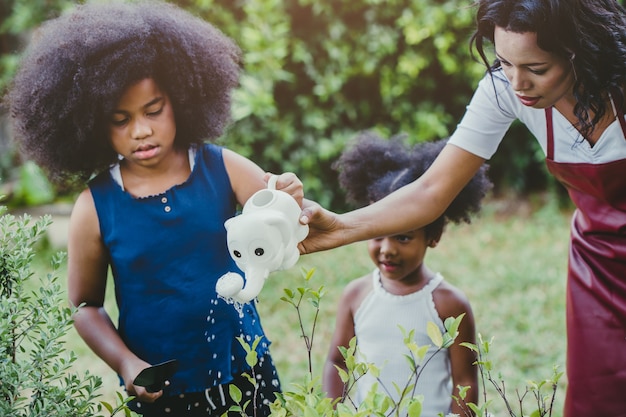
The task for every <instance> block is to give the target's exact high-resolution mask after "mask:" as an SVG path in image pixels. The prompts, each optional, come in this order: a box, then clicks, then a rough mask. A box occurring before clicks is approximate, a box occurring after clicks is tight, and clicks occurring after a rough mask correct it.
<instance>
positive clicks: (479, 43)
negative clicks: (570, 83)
mask: <svg viewBox="0 0 626 417" xmlns="http://www.w3.org/2000/svg"><path fill="white" fill-rule="evenodd" d="M477 5H478V11H477V14H476V23H477V27H476V32H475V33H474V34H473V36H472V39H471V48H472V51H476V52H477V53H478V55H479V56H480V60H481V61H482V62H483V63H484V64H485V65H486V66H487V68H489V71H493V70H495V69H497V68H499V67H500V62H499V61H498V60H497V59H496V60H495V61H494V62H493V63H491V64H490V63H489V61H488V59H487V57H486V54H485V51H484V43H485V41H488V42H490V43H491V44H493V33H494V28H495V27H496V26H498V27H502V28H505V29H506V30H509V31H512V32H516V33H524V32H533V33H536V34H537V44H538V45H539V47H540V48H541V49H543V50H544V51H547V52H551V53H553V54H555V55H556V56H558V57H561V58H563V59H567V60H570V61H571V62H572V65H573V68H574V71H575V74H576V81H575V83H574V97H575V98H576V101H577V103H576V106H575V107H574V114H575V115H576V117H577V118H578V128H579V129H580V131H581V132H582V133H583V135H587V134H589V133H590V132H591V131H592V130H593V126H594V125H595V124H596V123H598V121H599V120H601V119H602V117H603V116H604V115H605V113H606V112H607V111H608V110H609V109H608V108H607V107H608V106H607V97H608V95H609V94H612V95H613V98H614V99H615V102H616V103H618V104H622V103H624V91H623V89H624V88H625V87H626V10H625V9H624V7H623V6H622V5H621V4H620V3H619V2H618V1H617V0H478V1H477ZM590 112H593V117H590Z"/></svg>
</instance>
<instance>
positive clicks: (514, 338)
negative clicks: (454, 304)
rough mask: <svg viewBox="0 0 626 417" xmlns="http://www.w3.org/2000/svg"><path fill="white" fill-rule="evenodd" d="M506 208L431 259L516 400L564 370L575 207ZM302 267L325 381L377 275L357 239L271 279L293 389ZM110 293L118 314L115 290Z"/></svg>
mask: <svg viewBox="0 0 626 417" xmlns="http://www.w3.org/2000/svg"><path fill="white" fill-rule="evenodd" d="M502 205H503V203H499V202H495V201H494V202H489V203H487V204H486V205H485V208H484V210H483V213H482V214H481V216H480V217H479V218H477V219H475V220H474V221H473V223H472V224H471V225H466V224H462V225H450V226H448V228H447V230H446V231H445V232H444V235H443V238H442V240H441V242H440V244H439V245H438V246H437V248H436V249H430V250H429V251H428V252H427V255H426V263H427V264H428V265H429V266H430V267H431V269H433V270H437V271H440V272H441V273H442V274H443V275H444V277H445V278H446V279H447V280H448V281H449V282H451V283H452V284H454V285H456V286H458V287H459V288H461V289H462V290H463V291H465V293H466V295H467V296H468V298H469V299H470V302H471V303H472V306H473V309H474V314H475V318H476V324H477V329H478V331H479V332H480V333H481V334H482V335H483V338H485V339H490V338H493V339H494V340H493V347H492V356H491V357H492V361H493V362H494V368H495V370H496V374H498V373H500V374H501V375H502V379H503V380H504V381H505V384H506V389H507V393H508V394H509V395H510V399H511V400H512V402H513V404H515V403H516V401H515V391H516V390H522V391H523V390H524V388H525V385H526V382H527V381H528V380H533V381H540V380H542V379H545V378H549V377H551V375H552V368H553V366H554V365H558V366H559V367H560V368H561V369H562V370H564V367H565V342H566V341H565V277H566V275H565V274H566V264H567V248H568V234H569V218H570V215H571V211H569V210H565V211H561V210H558V209H556V208H555V206H554V205H553V204H539V203H536V204H534V205H533V206H535V207H534V208H532V209H526V210H524V209H523V208H525V207H526V208H527V207H529V206H528V205H526V204H523V205H522V204H519V205H517V203H514V204H512V205H511V204H509V205H508V207H506V208H504V209H503V207H502ZM511 206H512V207H513V209H511ZM503 213H506V214H503ZM301 268H304V269H307V270H308V269H310V268H315V270H316V272H315V276H314V277H313V279H312V280H311V282H310V283H309V286H311V287H313V288H317V287H319V286H322V285H323V286H324V288H325V296H324V298H323V299H322V303H321V312H320V316H319V321H318V323H317V328H316V334H315V339H314V342H313V343H314V344H313V373H314V376H317V377H320V378H321V370H322V366H323V361H324V358H325V356H326V352H327V349H328V343H329V340H330V336H331V334H332V331H333V328H334V312H335V309H336V302H337V299H338V297H339V295H340V293H341V291H342V289H343V287H344V285H345V284H346V283H347V282H348V281H350V280H351V279H353V278H356V277H358V276H361V275H363V274H365V273H367V272H368V271H370V270H371V269H372V268H373V264H372V263H371V261H370V260H369V257H368V255H367V251H366V248H365V244H364V243H357V244H353V245H349V246H346V247H343V248H339V249H336V250H332V251H327V252H323V253H318V254H313V255H307V256H303V257H301V258H300V260H299V262H298V265H297V266H296V267H294V268H293V269H290V270H289V271H282V272H277V273H273V274H272V275H270V277H269V278H268V280H267V282H266V285H265V288H264V290H263V292H262V293H261V297H260V300H259V305H258V306H259V310H260V313H261V317H262V318H263V324H264V327H265V330H266V332H267V334H268V336H269V338H270V339H271V340H272V341H273V344H272V354H273V356H274V359H275V361H276V365H277V367H278V370H279V373H280V376H281V380H282V384H283V389H286V390H289V389H290V385H291V384H292V383H294V382H295V383H299V382H302V381H303V378H304V377H305V375H306V373H307V369H308V367H307V365H308V362H307V352H306V348H305V345H304V342H303V340H302V338H301V337H300V333H299V328H298V320H297V317H296V312H295V310H294V309H293V307H291V306H290V305H288V304H287V303H286V302H284V301H281V300H280V297H281V296H282V294H283V288H290V289H295V288H297V287H298V286H303V285H304V281H303V280H302V279H301V272H300V269H301ZM109 293H110V295H111V296H109V297H108V298H109V300H108V302H109V306H111V307H110V310H111V311H112V312H113V314H112V315H113V316H115V312H114V308H113V307H112V306H113V304H114V303H113V297H112V289H111V288H109ZM307 311H308V313H307V314H306V315H305V316H306V317H305V319H306V321H307V322H308V323H309V325H310V320H311V314H312V312H313V310H312V308H308V307H307ZM68 346H69V347H70V348H72V349H73V350H74V351H75V352H76V353H77V354H78V355H79V360H78V362H77V365H76V366H77V369H78V370H87V369H88V370H89V371H90V372H91V373H96V374H98V375H101V376H102V377H103V379H104V385H105V388H104V389H103V390H102V394H103V396H102V399H103V400H106V401H109V402H114V395H115V394H114V393H115V391H116V390H121V388H120V387H118V385H117V377H116V376H115V375H114V374H113V372H112V371H111V370H110V369H109V368H108V367H107V366H106V365H104V364H103V363H102V362H101V361H100V360H99V359H98V358H97V357H95V356H94V355H93V354H92V353H91V352H90V351H89V349H88V348H87V347H86V346H85V344H84V343H83V342H82V340H81V339H80V338H79V337H78V336H77V335H76V334H75V333H72V334H71V335H70V336H69V344H68ZM565 385H566V378H565V377H564V378H562V379H561V383H560V386H559V388H558V393H557V398H556V403H555V412H554V413H553V416H555V417H559V416H561V415H562V404H563V400H564V387H565ZM487 393H488V398H489V399H491V400H492V401H493V405H492V406H491V412H492V413H493V414H494V416H496V417H498V416H505V415H508V414H507V411H506V409H505V408H504V405H503V403H502V401H501V400H500V399H499V397H497V396H496V394H495V393H494V391H493V390H492V389H489V390H488V391H487ZM481 398H482V397H481ZM527 412H529V410H527Z"/></svg>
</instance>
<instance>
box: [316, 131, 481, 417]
mask: <svg viewBox="0 0 626 417" xmlns="http://www.w3.org/2000/svg"><path fill="white" fill-rule="evenodd" d="M445 143H446V140H441V141H438V142H426V143H421V144H418V145H416V146H414V147H412V148H408V147H407V146H405V145H404V143H403V142H402V141H401V139H400V138H399V137H395V138H392V139H390V140H384V139H382V138H381V137H379V136H377V135H376V134H374V133H371V132H365V133H363V134H361V135H360V136H359V137H358V138H357V141H356V143H355V144H354V146H353V147H352V148H350V149H348V150H346V151H344V153H343V154H342V155H341V157H340V158H339V160H338V161H337V163H336V168H337V169H339V170H340V174H339V182H340V184H341V186H342V187H343V188H344V189H345V190H346V191H347V195H348V198H349V199H350V200H351V201H353V202H354V203H356V204H358V205H359V206H365V205H369V204H371V203H374V202H376V201H378V200H380V199H382V198H384V197H385V196H387V195H388V194H390V193H392V192H393V191H395V190H397V189H398V188H400V187H402V186H404V185H406V184H408V183H410V182H412V181H414V180H415V179H417V178H419V177H420V176H421V175H422V174H423V173H424V172H425V171H426V169H428V167H429V166H430V165H431V163H432V162H433V161H434V160H435V158H436V157H437V155H438V154H439V152H440V151H441V149H442V148H443V146H444V145H445ZM486 170H487V166H486V165H485V166H483V167H481V168H480V169H479V170H478V172H477V173H476V175H474V177H473V178H472V180H471V181H470V182H469V183H468V184H467V185H466V186H465V188H464V189H463V191H462V192H461V193H460V194H459V195H458V196H457V197H456V199H455V200H454V201H453V202H452V204H451V205H450V206H449V207H448V209H447V210H446V211H445V212H444V213H443V214H442V215H441V216H440V217H439V218H437V219H436V220H435V221H433V222H432V223H430V224H428V225H427V226H425V227H423V228H419V229H415V230H411V231H408V232H406V233H399V234H394V235H391V236H382V237H379V238H375V239H371V240H369V241H368V252H369V255H370V258H371V259H372V261H373V262H374V265H375V266H376V268H375V269H374V271H373V272H371V273H369V274H367V275H365V276H363V277H360V278H358V279H356V280H354V281H352V282H350V283H349V284H348V285H347V286H346V288H345V290H344V292H343V294H342V297H341V299H340V301H339V304H338V311H337V319H336V327H335V331H334V334H333V337H332V340H331V345H330V350H329V352H328V357H327V360H326V364H325V367H324V379H323V386H324V389H325V390H326V392H327V394H328V395H329V396H330V397H332V398H342V401H344V400H346V396H347V395H348V394H351V393H347V392H346V390H345V389H346V387H344V384H343V382H342V381H341V379H340V377H339V373H338V372H337V369H336V367H339V368H340V369H346V365H345V363H344V358H343V356H342V354H341V352H340V350H339V349H338V348H339V347H346V348H347V347H348V346H349V342H350V340H351V339H352V338H353V337H355V336H356V339H357V343H358V348H359V355H362V360H364V361H366V362H368V363H373V364H375V365H376V366H377V367H378V368H379V369H380V375H379V376H378V377H375V376H372V373H371V372H370V373H367V374H365V375H364V376H363V377H361V378H360V379H359V380H358V381H357V385H356V390H355V392H354V397H351V400H352V401H354V403H355V404H356V405H357V406H358V404H360V403H361V402H362V401H363V400H364V398H365V396H366V395H367V393H368V392H369V391H370V389H371V388H372V386H373V385H374V384H375V383H378V384H379V389H380V390H381V391H382V392H384V393H386V394H387V395H390V396H391V397H392V398H393V399H394V402H395V404H399V402H400V400H401V398H400V395H399V394H398V393H397V391H396V388H394V385H397V386H398V387H400V389H402V388H404V387H405V386H406V384H407V383H410V384H413V383H415V384H416V385H415V389H414V390H413V392H415V393H416V394H421V395H423V396H424V402H423V404H422V407H423V408H422V414H423V415H427V416H435V415H440V414H439V413H443V414H447V413H453V414H457V415H469V414H470V413H471V411H470V410H469V409H468V408H467V407H466V406H465V405H464V404H457V402H456V401H454V400H453V399H452V396H453V395H454V396H456V397H457V398H460V396H459V386H465V387H470V389H469V390H468V391H467V396H466V398H465V401H468V402H473V403H476V402H477V399H478V373H477V368H476V367H475V366H474V365H473V363H474V361H475V360H476V357H475V355H474V354H473V353H472V351H471V350H469V349H467V348H465V347H463V346H461V345H460V344H461V343H463V342H469V343H475V325H474V317H473V314H472V309H471V306H470V303H469V301H468V300H467V298H466V297H465V295H464V294H463V293H462V292H461V291H460V290H459V289H457V288H456V287H454V286H453V285H451V284H450V283H448V282H447V281H445V280H444V279H443V277H442V275H441V274H439V273H437V272H434V271H432V270H430V269H429V268H428V267H427V266H426V264H425V263H424V258H425V256H426V251H427V250H428V249H429V248H435V247H436V246H437V244H438V243H439V240H440V239H441V235H442V233H443V230H444V227H445V225H446V223H448V222H454V223H460V222H467V223H469V222H470V216H471V215H472V214H475V213H477V212H478V211H479V210H480V207H481V200H482V198H483V197H484V196H485V194H486V193H487V192H488V191H489V189H490V188H491V182H490V181H489V179H488V178H487V176H486ZM389 215H390V216H393V212H390V213H389ZM461 315H463V319H462V321H461V325H460V327H459V335H458V337H457V339H456V341H455V343H454V344H453V345H452V346H451V347H449V348H447V349H443V350H440V351H438V352H437V349H438V348H437V347H435V346H434V345H432V343H431V341H430V338H429V337H428V334H427V331H426V329H427V323H428V322H433V323H435V324H436V325H437V327H439V329H440V330H441V331H442V332H444V331H445V330H444V326H443V322H444V321H445V319H446V318H448V317H458V316H461ZM399 327H402V328H403V329H404V331H401V330H400V328H399ZM409 332H414V339H413V341H414V342H415V343H416V344H417V345H418V346H429V348H428V353H427V354H426V358H429V357H431V356H433V355H434V356H433V357H432V359H430V360H428V362H427V364H425V365H424V366H423V368H421V369H420V372H421V374H420V376H419V378H418V379H417V381H416V380H415V379H414V378H415V376H414V375H413V376H412V374H413V372H412V370H411V368H410V367H409V366H408V365H407V362H406V358H405V354H406V355H409V351H408V350H407V348H406V346H405V342H404V338H405V334H406V335H408V334H409ZM383 390H384V391H383ZM403 413H404V414H406V411H403Z"/></svg>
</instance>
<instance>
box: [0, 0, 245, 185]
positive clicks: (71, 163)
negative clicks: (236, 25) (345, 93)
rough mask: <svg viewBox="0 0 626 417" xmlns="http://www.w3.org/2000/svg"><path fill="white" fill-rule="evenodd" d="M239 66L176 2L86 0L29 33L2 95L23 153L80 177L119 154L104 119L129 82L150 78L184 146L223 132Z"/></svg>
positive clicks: (224, 40) (223, 40) (65, 175)
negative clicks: (166, 101)
mask: <svg viewBox="0 0 626 417" xmlns="http://www.w3.org/2000/svg"><path fill="white" fill-rule="evenodd" d="M240 69H241V51H240V49H239V48H238V47H237V45H236V44H235V43H234V42H233V41H232V40H231V39H230V38H228V37H226V36H225V35H224V34H223V33H222V32H220V31H219V30H218V29H216V28H215V27H213V26H212V25H211V24H209V23H207V22H205V21H203V20H201V19H199V18H197V17H195V16H192V15H191V14H189V13H187V12H185V11H183V10H182V9H180V8H178V7H176V6H173V5H170V4H167V3H165V2H160V1H154V0H151V1H140V2H132V3H130V2H129V3H123V2H113V3H107V4H88V5H83V6H77V7H76V8H75V9H74V10H73V11H72V12H70V13H69V14H66V15H63V16H61V17H59V18H57V19H53V20H50V21H48V22H46V23H45V24H44V25H42V27H41V28H40V29H39V30H38V31H37V32H36V33H35V35H34V37H33V40H32V42H31V44H30V45H29V47H28V48H27V50H26V53H25V56H24V58H23V61H22V63H21V66H20V68H19V70H18V73H17V75H16V77H15V79H14V81H13V83H12V86H11V87H10V90H9V93H8V95H7V97H6V99H7V102H8V104H9V108H10V114H11V118H12V121H13V132H14V135H15V137H16V138H17V140H18V141H19V143H20V146H21V149H22V150H23V152H24V153H25V154H26V155H27V156H28V157H30V158H32V159H33V160H34V161H35V162H36V163H38V164H39V165H40V166H41V167H42V168H44V170H45V171H46V172H47V173H48V174H49V175H50V178H51V179H52V180H53V181H55V182H58V183H76V182H79V183H82V182H83V181H85V180H87V179H89V178H90V177H91V176H93V175H94V174H96V173H98V172H99V171H101V170H103V169H106V168H108V167H109V166H110V164H112V163H114V162H115V161H116V160H117V155H116V154H115V152H114V151H113V149H112V147H111V145H110V142H109V137H108V136H109V135H108V123H109V120H110V114H111V113H112V111H113V109H114V106H115V105H116V103H117V102H118V101H119V99H120V97H121V95H122V93H123V92H124V90H125V89H126V88H127V87H129V86H130V85H132V84H133V83H135V82H137V81H140V80H142V79H145V78H149V77H151V78H153V79H154V80H155V82H156V83H157V84H158V86H159V87H160V88H161V89H163V90H164V91H165V92H166V93H167V94H168V95H169V98H170V100H171V103H172V106H173V109H174V114H175V118H176V131H177V134H176V146H178V147H181V148H186V147H188V146H189V144H192V143H202V142H204V141H205V140H214V139H216V138H217V137H219V136H220V135H221V134H222V133H223V130H224V128H225V127H226V126H227V124H228V122H229V121H230V106H231V91H232V89H233V88H234V87H236V86H237V84H238V80H239V73H240Z"/></svg>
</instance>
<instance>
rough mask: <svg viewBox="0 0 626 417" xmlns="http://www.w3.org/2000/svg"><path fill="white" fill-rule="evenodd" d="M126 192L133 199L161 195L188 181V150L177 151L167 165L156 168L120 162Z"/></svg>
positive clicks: (163, 164) (189, 170)
mask: <svg viewBox="0 0 626 417" xmlns="http://www.w3.org/2000/svg"><path fill="white" fill-rule="evenodd" d="M120 173H121V176H122V182H123V184H124V190H125V191H126V192H128V193H129V194H131V195H132V196H133V197H137V198H139V197H148V196H152V195H159V194H162V193H164V192H165V191H167V190H169V189H170V188H172V187H173V186H175V185H179V184H182V183H184V182H185V181H187V179H188V178H189V175H190V174H191V168H190V165H189V156H188V152H187V150H177V151H176V152H175V153H174V154H173V155H172V157H171V158H168V160H167V162H166V163H162V164H159V165H158V166H154V167H145V166H140V165H137V164H129V163H128V162H127V161H126V160H121V161H120Z"/></svg>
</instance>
